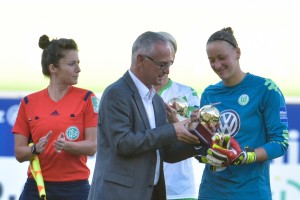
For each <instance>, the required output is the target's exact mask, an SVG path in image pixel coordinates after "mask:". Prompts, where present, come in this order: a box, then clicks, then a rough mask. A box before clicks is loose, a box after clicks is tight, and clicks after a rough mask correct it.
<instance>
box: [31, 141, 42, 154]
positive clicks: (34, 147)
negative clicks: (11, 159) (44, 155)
mask: <svg viewBox="0 0 300 200" xmlns="http://www.w3.org/2000/svg"><path fill="white" fill-rule="evenodd" d="M31 153H32V154H35V155H39V154H40V153H39V152H37V150H36V146H35V144H34V145H32V147H31Z"/></svg>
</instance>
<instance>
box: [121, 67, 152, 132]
mask: <svg viewBox="0 0 300 200" xmlns="http://www.w3.org/2000/svg"><path fill="white" fill-rule="evenodd" d="M123 78H124V80H125V82H126V83H127V85H128V87H129V88H130V90H131V91H132V95H133V98H134V100H135V102H136V106H137V109H138V110H139V113H140V115H141V117H142V120H143V123H144V126H145V129H150V128H151V127H150V123H149V119H148V116H147V113H146V110H145V107H144V104H143V100H142V98H141V95H140V93H139V91H138V89H137V87H136V86H135V84H134V82H133V80H132V78H131V76H130V75H129V72H128V71H127V72H126V73H125V74H124V76H123Z"/></svg>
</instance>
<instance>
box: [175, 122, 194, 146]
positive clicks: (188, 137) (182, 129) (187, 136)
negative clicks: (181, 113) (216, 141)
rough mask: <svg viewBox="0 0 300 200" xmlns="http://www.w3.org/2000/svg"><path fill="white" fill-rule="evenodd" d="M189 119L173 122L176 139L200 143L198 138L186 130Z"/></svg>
mask: <svg viewBox="0 0 300 200" xmlns="http://www.w3.org/2000/svg"><path fill="white" fill-rule="evenodd" d="M189 123H190V119H185V120H183V121H179V122H176V123H174V124H173V125H174V128H175V131H176V136H177V139H178V140H180V141H182V142H185V143H188V144H200V141H199V140H198V138H197V137H196V136H195V135H193V134H192V133H190V132H189V131H188V130H187V126H188V124H189Z"/></svg>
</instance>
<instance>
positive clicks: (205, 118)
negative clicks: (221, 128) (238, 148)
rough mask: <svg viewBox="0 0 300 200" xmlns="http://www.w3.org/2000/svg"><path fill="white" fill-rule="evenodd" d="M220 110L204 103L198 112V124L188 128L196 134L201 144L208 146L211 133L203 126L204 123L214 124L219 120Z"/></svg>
mask: <svg viewBox="0 0 300 200" xmlns="http://www.w3.org/2000/svg"><path fill="white" fill-rule="evenodd" d="M219 118H220V112H219V110H218V109H217V108H216V107H215V106H213V105H205V106H203V107H202V108H200V110H199V112H198V121H199V122H198V124H197V125H196V127H194V128H191V129H189V131H190V133H192V134H194V135H196V136H197V137H198V138H199V140H200V141H201V143H202V144H204V145H206V146H208V147H210V143H211V138H212V136H213V135H212V133H211V131H210V130H209V129H208V128H206V126H204V124H210V123H213V124H214V125H216V124H217V123H218V122H219Z"/></svg>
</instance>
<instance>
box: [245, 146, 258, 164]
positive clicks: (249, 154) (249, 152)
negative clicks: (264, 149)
mask: <svg viewBox="0 0 300 200" xmlns="http://www.w3.org/2000/svg"><path fill="white" fill-rule="evenodd" d="M245 150H246V156H245V158H246V159H245V161H244V162H243V163H246V164H249V163H254V162H255V161H256V153H255V150H254V149H252V148H245Z"/></svg>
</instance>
